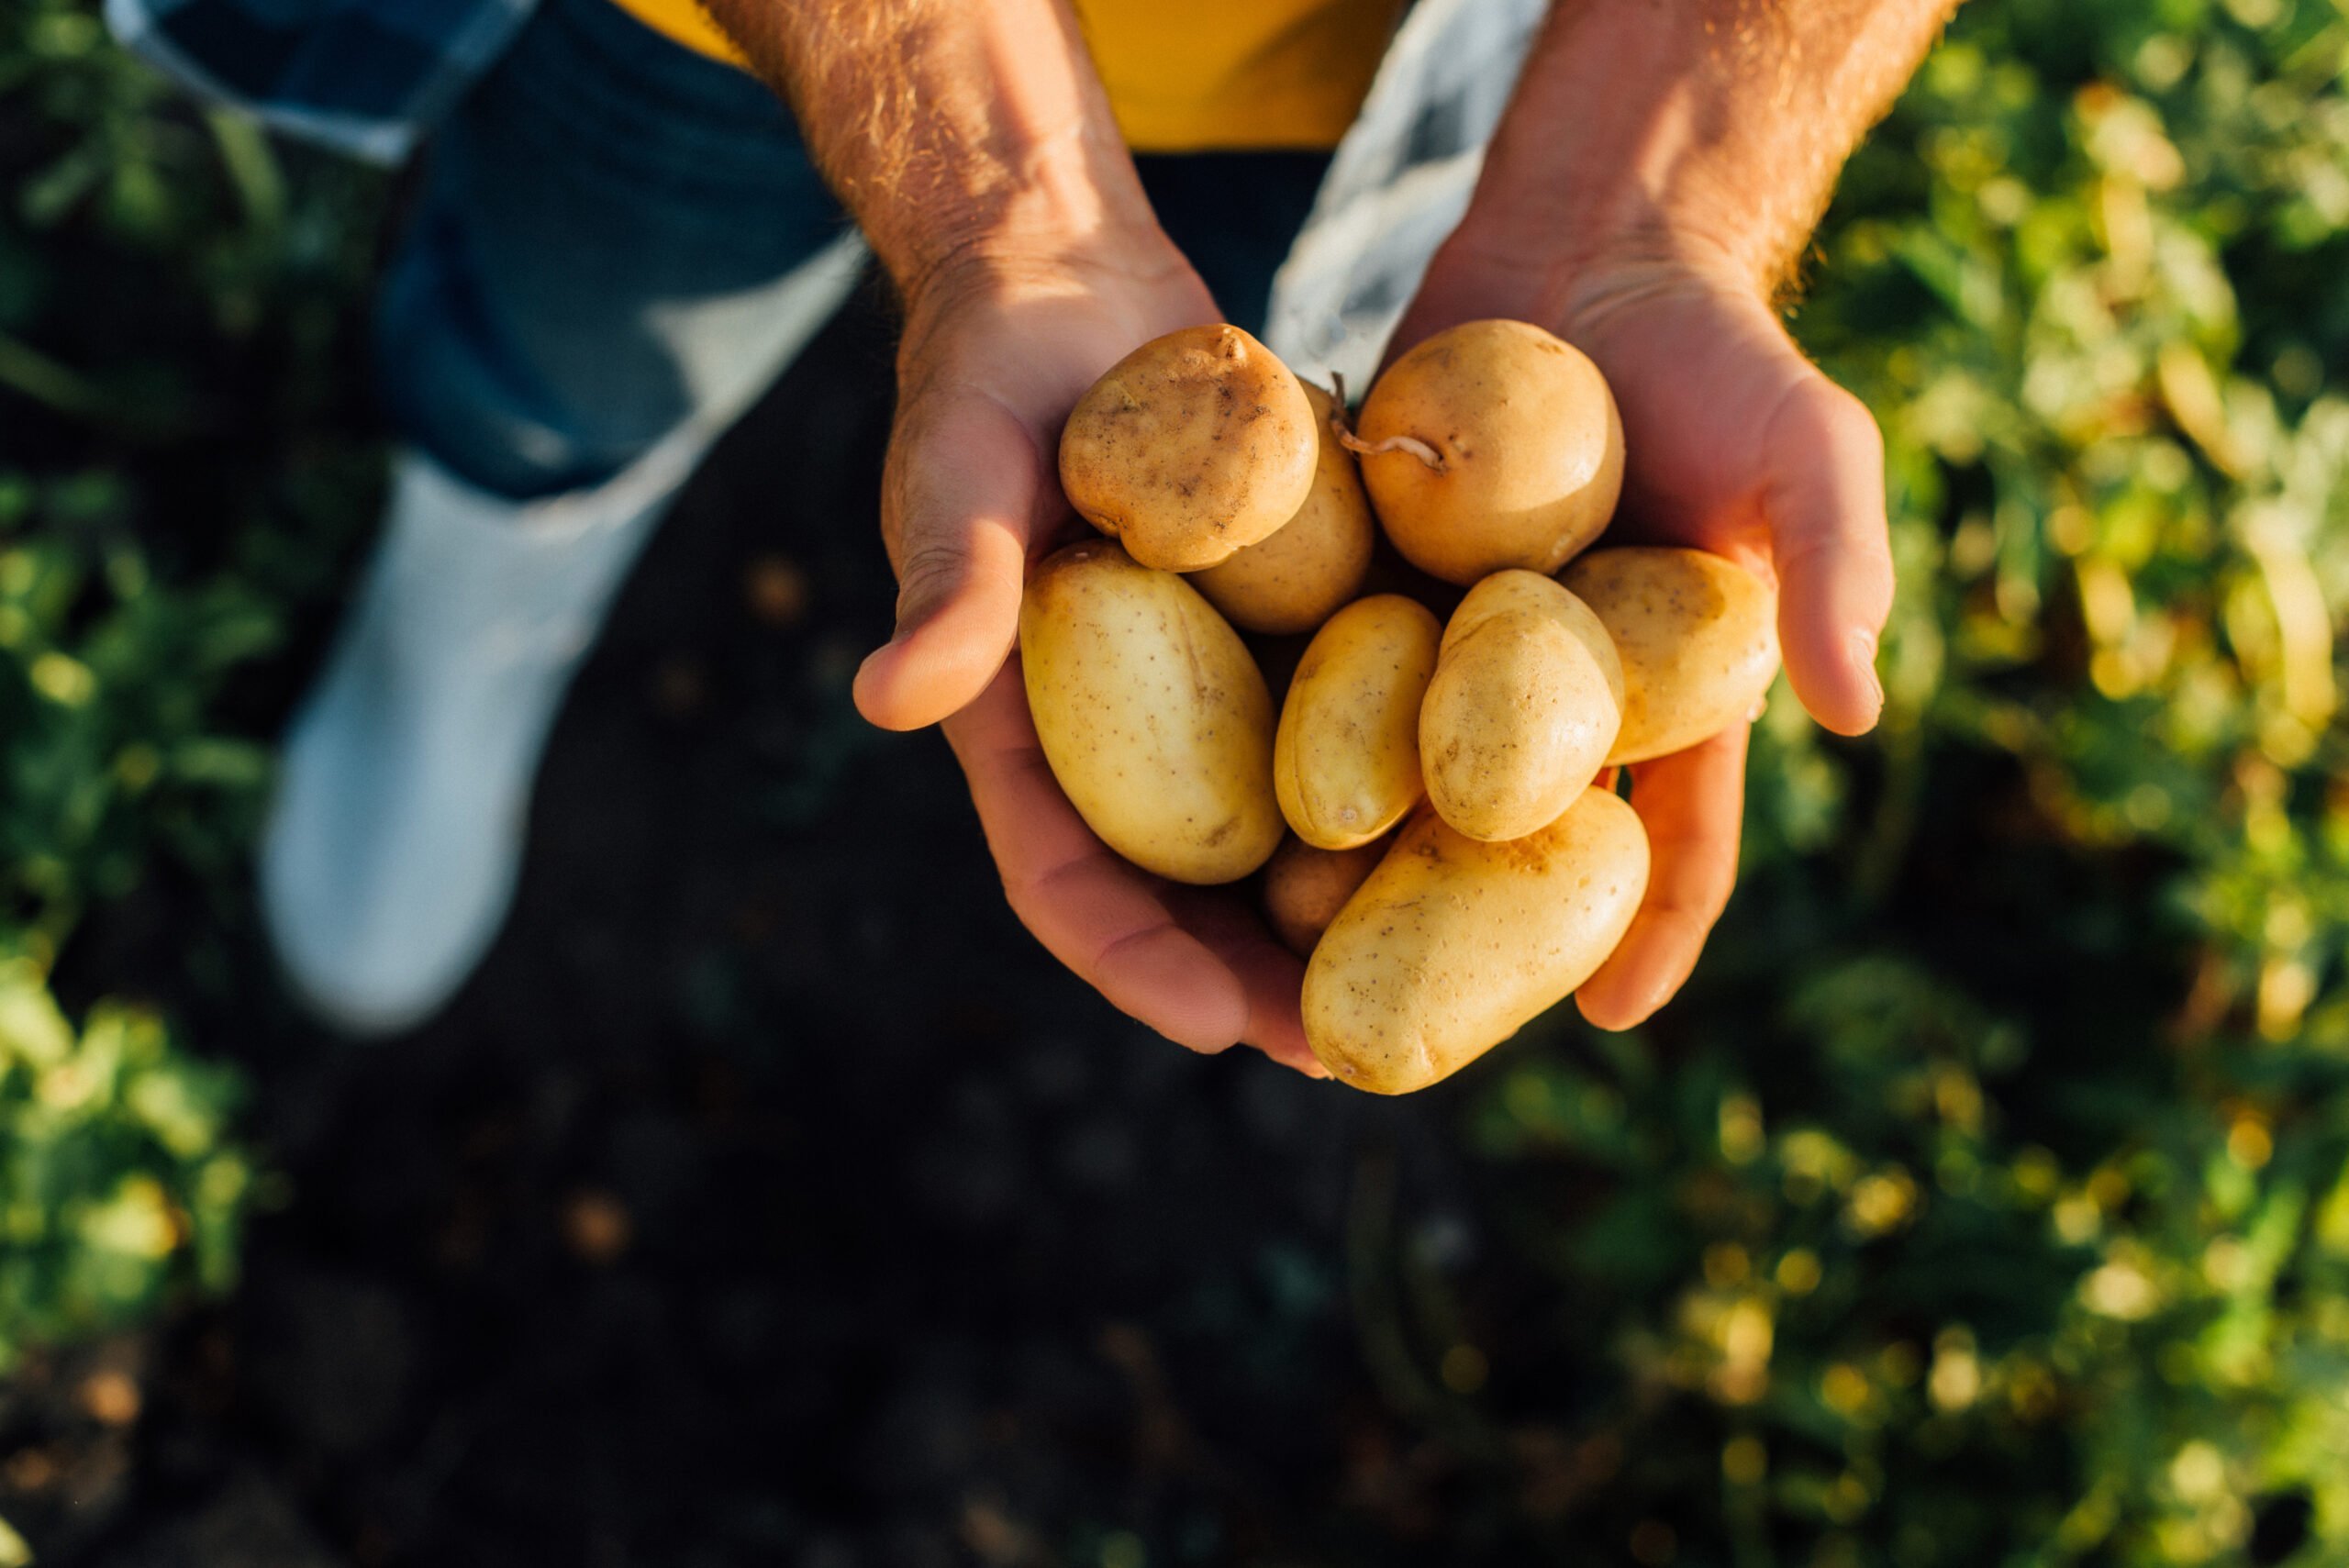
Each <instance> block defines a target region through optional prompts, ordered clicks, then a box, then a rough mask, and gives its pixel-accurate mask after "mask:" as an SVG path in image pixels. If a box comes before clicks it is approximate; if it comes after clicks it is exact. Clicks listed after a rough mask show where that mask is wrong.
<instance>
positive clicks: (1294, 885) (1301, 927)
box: [1264, 838, 1386, 958]
mask: <svg viewBox="0 0 2349 1568" xmlns="http://www.w3.org/2000/svg"><path fill="white" fill-rule="evenodd" d="M1384 854H1386V845H1385V844H1383V843H1380V842H1378V841H1376V840H1373V841H1372V842H1370V843H1367V844H1356V845H1355V846H1354V847H1353V849H1351V850H1319V849H1316V848H1314V847H1313V846H1312V845H1311V844H1308V843H1307V842H1306V841H1305V840H1302V839H1298V838H1287V839H1284V840H1281V847H1280V848H1279V849H1277V850H1275V851H1273V858H1272V860H1271V861H1270V862H1267V863H1266V864H1265V866H1264V915H1265V917H1266V918H1268V919H1269V920H1271V921H1272V923H1273V931H1274V933H1275V935H1277V936H1278V937H1279V938H1280V940H1282V942H1283V943H1284V944H1286V946H1287V948H1288V950H1289V951H1291V952H1293V953H1295V954H1297V957H1299V958H1310V957H1312V956H1313V944H1314V943H1316V942H1318V941H1319V940H1321V933H1322V932H1323V931H1324V930H1327V929H1329V925H1330V921H1332V920H1334V919H1336V918H1337V917H1338V911H1339V910H1341V909H1342V908H1344V907H1345V906H1346V900H1347V899H1349V898H1352V897H1353V895H1354V889H1355V888H1357V887H1360V886H1361V885H1362V884H1363V881H1364V878H1366V877H1368V876H1369V875H1370V873H1372V871H1374V870H1375V869H1376V867H1377V865H1378V862H1379V858H1380V857H1381V856H1383V855H1384Z"/></svg>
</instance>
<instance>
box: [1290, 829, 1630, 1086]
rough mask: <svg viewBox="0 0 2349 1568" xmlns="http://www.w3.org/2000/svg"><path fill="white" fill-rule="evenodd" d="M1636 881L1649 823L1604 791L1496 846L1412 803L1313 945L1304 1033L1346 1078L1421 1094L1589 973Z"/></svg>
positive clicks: (1606, 948)
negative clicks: (1414, 811) (1382, 853)
mask: <svg viewBox="0 0 2349 1568" xmlns="http://www.w3.org/2000/svg"><path fill="white" fill-rule="evenodd" d="M1647 881H1648V840H1647V833H1646V830H1645V829H1643V828H1642V827H1641V826H1640V819H1639V817H1637V816H1635V815H1633V813H1632V811H1631V807H1630V806H1627V805H1625V804H1624V803H1623V801H1622V800H1621V798H1620V797H1619V796H1617V795H1611V794H1609V792H1607V791H1605V790H1598V789H1593V790H1586V791H1584V792H1583V794H1582V795H1581V796H1580V798H1578V799H1577V800H1575V803H1574V804H1573V805H1572V806H1568V807H1567V808H1566V809H1565V811H1564V812H1563V813H1561V814H1560V815H1559V817H1558V818H1557V820H1555V821H1553V822H1552V823H1550V824H1549V825H1548V826H1547V827H1545V828H1542V829H1541V830H1540V831H1539V832H1536V833H1532V834H1529V835H1528V836H1526V837H1525V838H1522V839H1517V840H1511V841H1509V842H1508V843H1498V844H1493V843H1481V842H1479V841H1477V840H1474V839H1469V838H1464V837H1463V836H1462V835H1460V834H1459V833H1456V832H1454V831H1453V829H1452V828H1450V827H1448V826H1447V825H1446V824H1445V823H1444V821H1443V819H1442V817H1438V816H1436V815H1435V814H1434V813H1433V812H1422V813H1420V814H1419V816H1416V817H1412V818H1411V820H1410V821H1409V822H1408V823H1407V824H1406V825H1405V826H1404V828H1403V831H1402V833H1401V835H1400V836H1398V837H1397V839H1396V840H1395V846H1394V848H1392V849H1390V850H1388V851H1386V858H1385V859H1384V860H1382V861H1380V862H1378V869H1377V870H1376V871H1374V872H1372V873H1370V877H1369V880H1367V881H1365V882H1364V884H1362V886H1361V888H1360V889H1359V890H1357V891H1356V892H1355V894H1354V895H1353V897H1352V898H1350V899H1348V900H1347V901H1346V906H1345V907H1344V908H1343V909H1341V910H1340V911H1339V912H1338V917H1337V918H1336V919H1334V920H1332V921H1330V928H1329V929H1328V930H1326V931H1324V932H1323V933H1322V934H1321V940H1320V942H1319V945H1317V946H1316V947H1315V948H1314V950H1313V957H1312V959H1311V960H1310V961H1309V962H1308V963H1307V964H1306V966H1305V998H1304V1009H1305V1039H1306V1043H1308V1045H1310V1046H1311V1047H1312V1048H1313V1054H1314V1055H1315V1056H1316V1057H1317V1058H1319V1061H1320V1062H1321V1065H1323V1066H1324V1067H1327V1068H1328V1069H1329V1070H1330V1073H1331V1074H1332V1075H1333V1076H1335V1077H1337V1078H1339V1079H1341V1081H1343V1082H1345V1083H1348V1084H1353V1086H1354V1087H1355V1088H1357V1089H1367V1090H1370V1091H1371V1092H1372V1093H1374V1094H1380V1095H1405V1094H1408V1093H1410V1092H1411V1091H1412V1090H1414V1089H1424V1088H1426V1087H1427V1086H1428V1085H1429V1084H1433V1083H1436V1082H1438V1081H1439V1080H1441V1079H1443V1078H1446V1077H1449V1076H1450V1075H1451V1074H1453V1073H1456V1072H1458V1071H1459V1070H1460V1069H1461V1068H1463V1067H1464V1066H1466V1065H1467V1064H1468V1063H1469V1062H1474V1061H1475V1059H1476V1058H1477V1057H1479V1056H1482V1055H1483V1054H1484V1053H1485V1052H1486V1051H1490V1050H1491V1049H1492V1048H1493V1047H1494V1046H1496V1045H1498V1044H1499V1043H1500V1042H1501V1041H1503V1040H1507V1039H1508V1037H1509V1036H1511V1035H1513V1034H1515V1033H1516V1032H1517V1031H1518V1030H1519V1029H1521V1028H1523V1027H1524V1025H1525V1024H1526V1022H1527V1021H1528V1020H1530V1019H1531V1018H1534V1017H1536V1016H1537V1015H1539V1014H1541V1013H1542V1012H1544V1011H1546V1010H1547V1009H1548V1008H1550V1007H1552V1006H1555V1005H1556V1004H1557V1003H1558V1002H1560V1001H1561V1000H1563V999H1564V997H1565V996H1566V995H1568V994H1569V993H1571V992H1572V991H1573V990H1574V989H1575V987H1576V986H1578V985H1580V984H1582V983H1583V982H1584V981H1585V980H1587V979H1588V978H1590V975H1591V973H1592V971H1594V970H1596V969H1597V968H1598V966H1599V965H1600V964H1601V963H1603V962H1606V959H1607V955H1608V954H1609V953H1611V952H1613V951H1615V946H1616V944H1617V943H1618V942H1620V941H1621V940H1623V933H1624V932H1625V931H1627V930H1629V929H1631V917H1632V915H1633V913H1634V912H1636V911H1637V909H1638V908H1639V905H1640V898H1641V895H1642V894H1643V893H1644V892H1645V891H1646V889H1647Z"/></svg>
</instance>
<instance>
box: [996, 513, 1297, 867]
mask: <svg viewBox="0 0 2349 1568" xmlns="http://www.w3.org/2000/svg"><path fill="white" fill-rule="evenodd" d="M1019 662H1020V669H1021V673H1022V674H1023V676H1024V678H1025V680H1026V682H1027V686H1028V706H1029V710H1030V712H1031V713H1032V714H1033V715H1034V716H1035V720H1036V735H1037V738H1038V739H1039V740H1041V741H1042V742H1043V747H1044V760H1045V761H1046V762H1050V763H1051V764H1052V776H1053V777H1055V778H1057V779H1059V780H1060V782H1061V787H1062V788H1063V790H1065V791H1067V792H1068V797H1069V799H1070V801H1071V802H1073V803H1074V805H1075V806H1076V809H1077V812H1078V814H1079V815H1081V816H1082V817H1084V818H1085V823H1086V825H1087V826H1088V827H1090V828H1092V829H1093V830H1094V831H1095V832H1096V833H1097V834H1099V835H1100V836H1101V840H1102V842H1104V843H1106V844H1108V846H1109V847H1110V848H1111V849H1113V850H1115V851H1118V853H1119V854H1121V855H1123V856H1125V857H1126V859H1128V860H1130V861H1131V862H1133V863H1134V864H1136V865H1138V866H1141V868H1142V869H1143V870H1145V871H1152V872H1156V873H1158V874H1159V875H1161V876H1164V877H1171V878H1173V879H1174V880H1175V881H1176V882H1190V883H1218V882H1234V881H1237V880H1238V879H1239V878H1241V877H1243V876H1246V875H1247V874H1248V873H1250V872H1252V871H1254V870H1255V869H1256V868H1257V867H1258V866H1260V865H1263V864H1264V861H1265V859H1266V858H1267V857H1268V856H1270V855H1271V854H1272V852H1273V850H1274V848H1275V846H1276V845H1277V844H1279V842H1280V839H1281V811H1280V805H1279V803H1278V802H1277V801H1276V800H1275V798H1274V795H1273V699H1272V697H1271V695H1269V694H1268V693H1267V692H1266V691H1265V690H1264V676H1263V675H1261V674H1259V673H1257V670H1256V665H1255V662H1254V661H1252V660H1251V659H1250V658H1249V657H1248V650H1247V648H1246V647H1245V646H1244V645H1243V644H1242V643H1241V640H1240V634H1239V633H1238V632H1236V631H1233V630H1232V629H1231V628H1230V627H1229V626H1227V625H1225V624H1224V620H1223V617H1221V616H1219V615H1217V614H1216V613H1215V609H1214V607H1213V606H1210V605H1209V604H1208V602H1207V601H1206V600H1205V599H1202V598H1200V597H1199V595H1198V591H1197V589H1195V588H1193V587H1192V586H1191V585H1190V584H1188V583H1186V582H1184V581H1183V579H1181V578H1180V577H1177V576H1175V574H1174V573H1171V572H1153V571H1152V570H1151V569H1150V568H1149V567H1146V566H1139V565H1136V564H1135V563H1134V562H1133V560H1132V559H1131V558H1130V556H1128V555H1127V554H1126V552H1125V551H1124V550H1119V548H1118V547H1117V546H1116V545H1114V544H1110V543H1108V542H1107V541H1105V540H1101V539H1087V540H1085V542H1083V543H1081V544H1073V545H1070V546H1069V547H1068V548H1066V549H1065V550H1059V551H1057V552H1055V553H1054V554H1052V555H1051V556H1048V557H1047V558H1046V559H1045V561H1044V562H1043V564H1041V566H1039V567H1037V569H1036V574H1035V576H1034V577H1033V578H1031V579H1030V582H1029V584H1028V596H1027V597H1026V599H1024V600H1023V601H1022V602H1021V604H1020V606H1019Z"/></svg>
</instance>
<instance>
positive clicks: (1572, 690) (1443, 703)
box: [1419, 571, 1624, 840]
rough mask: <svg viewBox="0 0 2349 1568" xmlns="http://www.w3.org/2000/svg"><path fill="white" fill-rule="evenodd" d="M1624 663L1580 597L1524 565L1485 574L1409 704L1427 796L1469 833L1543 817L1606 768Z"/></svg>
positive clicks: (1508, 835)
mask: <svg viewBox="0 0 2349 1568" xmlns="http://www.w3.org/2000/svg"><path fill="white" fill-rule="evenodd" d="M1623 702H1624V675H1623V666H1622V664H1621V663H1620V662H1618V660H1617V659H1616V657H1615V646H1614V644H1613V643H1611V642H1609V640H1608V638H1607V631H1606V628H1604V627H1602V626H1601V625H1600V624H1599V621H1598V617H1597V616H1596V615H1593V614H1592V613H1591V610H1590V606H1587V605H1585V604H1584V603H1583V602H1582V601H1581V600H1580V599H1577V598H1575V596H1574V595H1572V594H1570V593H1568V592H1567V591H1566V590H1565V589H1564V588H1562V587H1560V586H1559V585H1558V584H1556V583H1555V582H1553V581H1552V580H1551V579H1549V578H1547V577H1544V576H1542V574H1541V573H1535V572H1517V571H1510V572H1496V573H1493V574H1492V575H1491V576H1490V577H1487V578H1486V579H1485V580H1484V581H1483V582H1481V583H1479V584H1476V585H1475V587H1474V588H1471V589H1469V590H1468V596H1467V597H1466V598H1464V599H1462V600H1461V601H1460V607H1459V608H1458V609H1456V610H1454V611H1453V613H1452V623H1451V625H1449V626H1447V627H1446V628H1444V633H1443V642H1442V650H1441V652H1440V653H1439V655H1438V657H1437V660H1436V668H1435V678H1434V679H1433V680H1431V681H1430V682H1429V683H1428V695H1427V699H1426V701H1425V702H1423V703H1422V704H1421V705H1420V707H1419V765H1420V769H1421V771H1422V773H1424V774H1425V776H1426V779H1427V789H1428V798H1429V799H1430V800H1431V801H1432V802H1434V803H1435V808H1436V810H1437V812H1438V813H1439V814H1441V815H1442V817H1443V819H1444V820H1445V821H1446V822H1448V823H1450V824H1451V825H1452V826H1453V828H1455V829H1457V830H1458V831H1460V832H1462V833H1464V834H1466V835H1467V836H1468V837H1469V838H1471V839H1492V840H1497V839H1515V838H1519V837H1520V836H1522V835H1524V834H1527V833H1531V832H1533V831H1534V830H1535V829H1537V828H1541V827H1542V825H1543V824H1545V823H1548V822H1550V821H1553V820H1554V819H1555V818H1556V817H1557V815H1558V814H1559V813H1560V812H1562V811H1564V809H1565V808H1566V807H1567V806H1568V805H1570V804H1571V803H1572V802H1573V800H1574V798H1575V796H1576V795H1580V794H1581V793H1582V792H1583V790H1584V789H1585V788H1586V787H1587V786H1588V785H1589V784H1590V781H1591V780H1592V779H1593V778H1595V777H1597V776H1598V770H1599V769H1600V768H1601V767H1602V766H1604V765H1605V763H1606V761H1607V751H1608V748H1609V747H1610V746H1612V745H1613V744H1614V742H1615V731H1616V728H1617V727H1618V726H1619V725H1620V723H1621V722H1622V717H1623Z"/></svg>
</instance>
